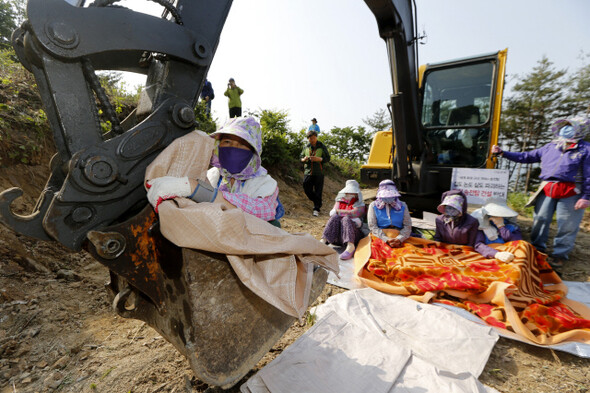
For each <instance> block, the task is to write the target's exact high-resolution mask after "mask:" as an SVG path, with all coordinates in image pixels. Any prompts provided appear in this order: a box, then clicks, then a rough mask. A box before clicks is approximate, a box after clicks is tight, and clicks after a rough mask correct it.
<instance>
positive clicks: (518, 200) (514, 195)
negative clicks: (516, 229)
mask: <svg viewBox="0 0 590 393" xmlns="http://www.w3.org/2000/svg"><path fill="white" fill-rule="evenodd" d="M529 197H530V196H529V194H527V193H524V192H509V193H508V198H507V202H508V205H509V206H511V207H512V208H513V209H514V210H516V211H517V212H518V214H520V215H521V216H525V217H529V218H532V217H533V210H534V208H533V207H532V206H531V207H524V205H526V203H527V201H528V200H529Z"/></svg>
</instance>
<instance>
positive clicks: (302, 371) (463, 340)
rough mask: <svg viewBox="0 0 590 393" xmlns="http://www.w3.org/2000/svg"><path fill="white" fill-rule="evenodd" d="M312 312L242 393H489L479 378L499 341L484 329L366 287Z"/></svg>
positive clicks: (443, 312) (441, 312) (243, 387)
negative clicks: (312, 320)
mask: <svg viewBox="0 0 590 393" xmlns="http://www.w3.org/2000/svg"><path fill="white" fill-rule="evenodd" d="M316 313H317V316H318V321H317V323H316V324H315V325H314V326H313V327H312V328H311V329H310V330H309V331H307V332H306V333H305V334H304V335H303V336H301V337H300V338H299V339H298V340H297V341H295V342H294V343H293V344H291V345H290V346H289V347H288V348H287V349H286V350H284V351H283V352H282V353H281V355H279V356H278V357H277V358H276V359H274V360H273V361H272V362H271V363H269V364H268V365H267V366H266V367H264V368H263V369H262V370H260V371H259V372H258V373H257V374H256V375H254V376H253V377H252V378H250V380H248V381H247V382H246V383H244V384H243V385H242V386H241V391H242V392H243V393H279V392H281V393H283V392H293V393H295V392H308V393H314V392H317V393H331V392H339V393H346V392H350V393H355V392H359V393H365V392H374V393H381V392H382V393H402V392H409V391H420V392H465V393H467V392H469V393H473V392H482V393H483V392H495V390H494V389H492V388H489V387H486V386H484V385H482V384H481V383H480V382H479V381H478V380H477V377H478V376H479V374H480V373H481V371H482V370H483V368H484V366H485V364H486V362H487V360H488V357H489V355H490V353H491V351H492V348H493V347H494V344H495V342H496V341H497V339H498V335H497V333H495V331H494V330H493V329H491V328H490V327H487V326H481V325H477V324H472V323H465V320H463V319H462V318H460V317H458V316H457V315H455V314H453V313H450V312H448V311H446V310H444V309H441V308H439V307H436V306H432V305H429V304H420V303H417V302H415V301H413V300H410V299H407V298H404V297H401V296H395V295H388V294H385V293H381V292H378V291H375V290H373V289H368V288H367V289H361V290H353V291H349V292H345V293H341V294H338V295H336V296H333V297H331V298H329V299H328V301H327V302H326V303H324V304H322V305H321V306H319V307H318V308H317V310H316ZM416 389H419V390H416Z"/></svg>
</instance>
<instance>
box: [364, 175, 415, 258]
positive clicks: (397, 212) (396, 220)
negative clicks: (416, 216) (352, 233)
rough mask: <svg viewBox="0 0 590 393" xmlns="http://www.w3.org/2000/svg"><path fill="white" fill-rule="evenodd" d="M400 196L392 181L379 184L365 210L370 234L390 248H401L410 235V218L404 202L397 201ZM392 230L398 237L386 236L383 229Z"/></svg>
mask: <svg viewBox="0 0 590 393" xmlns="http://www.w3.org/2000/svg"><path fill="white" fill-rule="evenodd" d="M400 196H401V194H400V193H399V192H398V191H397V188H396V187H395V183H394V182H393V181H392V180H383V181H382V182H381V183H379V189H378V190H377V198H376V199H375V201H374V202H372V203H371V204H370V205H369V209H368V210H367V223H368V224H369V229H370V230H371V233H372V234H373V235H374V236H376V237H378V238H379V239H381V240H383V241H384V242H385V243H387V245H388V246H389V247H391V248H398V247H401V246H402V243H403V242H405V241H406V240H407V239H408V238H409V237H410V234H411V233H412V218H411V217H410V211H409V209H408V206H407V205H406V203H405V202H402V201H400V200H399V197H400ZM386 228H394V229H398V230H399V235H397V236H396V237H394V238H391V237H389V236H387V235H386V234H385V233H384V232H383V229H386Z"/></svg>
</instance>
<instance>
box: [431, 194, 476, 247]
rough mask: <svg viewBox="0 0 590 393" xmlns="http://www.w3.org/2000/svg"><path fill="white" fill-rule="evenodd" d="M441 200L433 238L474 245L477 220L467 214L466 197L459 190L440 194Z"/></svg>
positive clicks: (444, 241) (445, 241)
mask: <svg viewBox="0 0 590 393" xmlns="http://www.w3.org/2000/svg"><path fill="white" fill-rule="evenodd" d="M441 200H442V202H441V204H440V205H438V208H437V210H438V211H439V212H440V213H441V215H440V216H438V217H436V232H435V234H434V238H433V240H435V241H437V242H443V243H448V244H459V245H463V246H470V247H474V246H475V238H476V236H477V228H478V226H479V223H478V221H477V220H476V219H475V218H473V217H471V216H470V215H469V214H467V198H466V197H465V194H463V192H462V191H460V190H451V191H447V192H445V193H443V194H442V198H441Z"/></svg>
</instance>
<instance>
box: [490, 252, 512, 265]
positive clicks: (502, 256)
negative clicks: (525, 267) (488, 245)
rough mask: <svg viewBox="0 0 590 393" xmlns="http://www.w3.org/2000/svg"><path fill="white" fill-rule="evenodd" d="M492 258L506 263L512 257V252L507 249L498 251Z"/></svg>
mask: <svg viewBox="0 0 590 393" xmlns="http://www.w3.org/2000/svg"><path fill="white" fill-rule="evenodd" d="M494 258H496V259H497V260H499V261H502V262H504V263H508V262H510V261H511V260H513V259H514V254H513V253H511V252H508V251H498V252H497V253H496V255H494Z"/></svg>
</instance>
